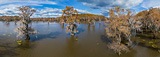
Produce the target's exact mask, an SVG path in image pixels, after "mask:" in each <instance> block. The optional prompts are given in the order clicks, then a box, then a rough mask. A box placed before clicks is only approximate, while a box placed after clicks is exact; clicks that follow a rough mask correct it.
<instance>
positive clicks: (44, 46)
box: [0, 22, 160, 57]
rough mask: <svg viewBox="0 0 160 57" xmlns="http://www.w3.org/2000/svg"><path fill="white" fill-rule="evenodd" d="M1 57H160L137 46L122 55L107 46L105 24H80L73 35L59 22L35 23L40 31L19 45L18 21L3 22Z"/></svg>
mask: <svg viewBox="0 0 160 57" xmlns="http://www.w3.org/2000/svg"><path fill="white" fill-rule="evenodd" d="M0 26H1V27H0V57H160V55H159V53H158V52H157V51H155V50H152V49H148V48H146V47H141V46H135V47H134V48H133V49H131V51H130V52H129V53H125V54H122V55H121V56H118V55H117V54H115V53H114V52H113V51H112V50H110V49H108V48H107V46H106V43H107V42H110V40H108V39H106V37H105V30H104V28H105V26H104V23H103V22H101V24H99V22H96V24H95V26H92V25H88V24H78V30H79V33H77V34H76V35H75V36H70V35H69V34H67V33H66V32H65V26H66V24H64V26H63V25H62V24H59V23H56V22H50V23H48V22H33V23H32V24H31V26H32V27H33V28H34V29H35V30H37V31H38V34H35V35H30V37H31V40H30V41H23V45H21V46H18V45H17V43H16V40H17V38H16V35H17V33H16V32H14V29H15V28H16V27H17V26H18V25H16V23H15V22H9V23H6V22H0Z"/></svg>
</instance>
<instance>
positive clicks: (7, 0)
mask: <svg viewBox="0 0 160 57" xmlns="http://www.w3.org/2000/svg"><path fill="white" fill-rule="evenodd" d="M11 3H15V4H17V3H18V4H26V5H27V4H28V5H35V6H36V5H40V4H57V3H56V2H53V1H47V0H34V1H31V0H1V1H0V4H11Z"/></svg>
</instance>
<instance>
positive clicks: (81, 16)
mask: <svg viewBox="0 0 160 57" xmlns="http://www.w3.org/2000/svg"><path fill="white" fill-rule="evenodd" d="M72 17H74V18H75V19H78V20H80V21H88V20H95V21H98V20H101V21H104V20H105V18H106V17H104V16H102V15H95V14H78V15H72ZM20 19H21V18H20V17H19V16H0V21H8V22H9V21H19V20H20ZM61 19H63V20H66V19H67V16H64V17H57V18H31V20H32V21H60V20H61Z"/></svg>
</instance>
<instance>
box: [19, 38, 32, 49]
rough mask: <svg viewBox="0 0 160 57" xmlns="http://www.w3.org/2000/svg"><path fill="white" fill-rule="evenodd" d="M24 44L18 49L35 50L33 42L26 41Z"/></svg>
mask: <svg viewBox="0 0 160 57" xmlns="http://www.w3.org/2000/svg"><path fill="white" fill-rule="evenodd" d="M21 43H22V44H21V45H19V46H18V48H21V49H30V48H33V45H32V44H31V42H30V41H29V40H24V41H22V42H21Z"/></svg>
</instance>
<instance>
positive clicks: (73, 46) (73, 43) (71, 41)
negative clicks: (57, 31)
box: [66, 36, 78, 56]
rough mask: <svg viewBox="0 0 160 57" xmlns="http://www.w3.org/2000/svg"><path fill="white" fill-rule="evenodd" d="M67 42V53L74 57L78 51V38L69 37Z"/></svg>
mask: <svg viewBox="0 0 160 57" xmlns="http://www.w3.org/2000/svg"><path fill="white" fill-rule="evenodd" d="M66 40H67V53H68V54H69V55H70V56H74V55H75V54H76V52H77V49H78V36H70V37H69V38H66Z"/></svg>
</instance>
